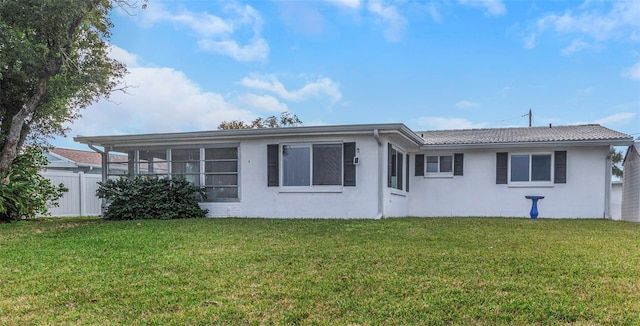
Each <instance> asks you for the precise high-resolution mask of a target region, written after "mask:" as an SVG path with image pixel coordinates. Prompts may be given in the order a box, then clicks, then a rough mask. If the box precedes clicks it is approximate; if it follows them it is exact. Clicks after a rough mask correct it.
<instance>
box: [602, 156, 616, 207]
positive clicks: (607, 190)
mask: <svg viewBox="0 0 640 326" xmlns="http://www.w3.org/2000/svg"><path fill="white" fill-rule="evenodd" d="M613 153H614V149H613V146H609V153H607V157H605V160H604V162H605V164H604V167H605V169H604V172H605V174H604V182H605V187H604V213H602V218H605V219H610V218H611V155H612V154H613Z"/></svg>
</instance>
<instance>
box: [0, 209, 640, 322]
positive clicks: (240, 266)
mask: <svg viewBox="0 0 640 326" xmlns="http://www.w3.org/2000/svg"><path fill="white" fill-rule="evenodd" d="M0 273H1V275H0V324H2V325H26V324H56V325H57V324H100V325H109V324H134V325H136V324H180V325H182V324H191V325H205V324H207V325H208V324H243V325H244V324H319V325H329V324H330V325H335V324H338V325H379V324H387V325H397V324H421V325H424V324H432V325H441V324H473V325H499V324H519V325H526V324H530V325H540V324H553V325H557V324H575V325H594V324H609V325H625V324H627V325H631V324H640V224H632V223H624V222H613V221H605V220H538V221H537V222H531V221H529V220H526V219H505V218H439V219H415V218H405V219H389V220H381V221H375V220H365V221H358V220H272V219H198V220H173V221H146V220H145V221H122V222H107V221H102V220H97V219H45V220H39V221H35V222H18V223H12V224H0Z"/></svg>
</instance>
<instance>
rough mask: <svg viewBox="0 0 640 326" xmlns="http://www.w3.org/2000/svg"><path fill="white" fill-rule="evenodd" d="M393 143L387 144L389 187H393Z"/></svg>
mask: <svg viewBox="0 0 640 326" xmlns="http://www.w3.org/2000/svg"><path fill="white" fill-rule="evenodd" d="M392 149H393V148H392V147H391V143H389V144H387V187H391V169H393V163H392V157H391V150H392Z"/></svg>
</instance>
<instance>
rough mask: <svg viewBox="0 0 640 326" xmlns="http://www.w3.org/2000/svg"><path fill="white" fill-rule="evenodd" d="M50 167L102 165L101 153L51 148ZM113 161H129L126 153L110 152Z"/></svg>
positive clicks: (95, 166) (96, 166) (99, 166)
mask: <svg viewBox="0 0 640 326" xmlns="http://www.w3.org/2000/svg"><path fill="white" fill-rule="evenodd" d="M48 154H49V164H48V165H49V166H50V167H74V166H75V167H94V168H101V167H102V157H101V155H100V153H97V152H94V151H82V150H78V149H69V148H59V147H56V148H53V149H51V150H49V153H48ZM109 157H110V161H111V162H127V157H126V156H124V155H118V154H110V155H109Z"/></svg>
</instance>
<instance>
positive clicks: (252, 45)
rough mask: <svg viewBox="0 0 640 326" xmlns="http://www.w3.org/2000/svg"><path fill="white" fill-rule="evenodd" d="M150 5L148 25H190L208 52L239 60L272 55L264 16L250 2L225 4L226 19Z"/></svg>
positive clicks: (144, 17)
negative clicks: (266, 34)
mask: <svg viewBox="0 0 640 326" xmlns="http://www.w3.org/2000/svg"><path fill="white" fill-rule="evenodd" d="M148 8H149V9H148V11H147V12H144V13H143V15H142V20H141V23H142V24H143V25H144V26H151V25H154V24H158V23H162V22H171V23H174V24H176V25H178V26H184V27H187V28H189V29H190V30H192V31H193V32H194V33H195V34H196V35H197V37H198V41H197V44H198V46H199V47H200V48H201V49H203V50H204V51H208V52H213V53H218V54H222V55H226V56H229V57H231V58H233V59H234V60H237V61H266V59H267V57H268V55H269V44H268V43H267V41H266V40H265V39H264V38H263V37H262V26H263V24H264V21H263V19H262V16H261V15H260V13H259V12H258V11H257V10H255V9H254V8H253V7H251V6H249V5H240V4H237V3H235V2H232V3H229V4H227V5H225V7H224V12H225V13H226V14H227V17H225V18H222V17H219V16H216V15H212V14H209V13H206V12H201V13H195V12H191V11H188V10H186V9H183V10H181V11H180V12H177V13H176V12H170V11H169V10H167V9H166V8H165V7H164V6H163V5H162V3H160V2H158V3H154V5H153V6H149V7H148ZM240 35H247V36H245V37H242V36H240ZM240 39H242V40H240Z"/></svg>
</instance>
